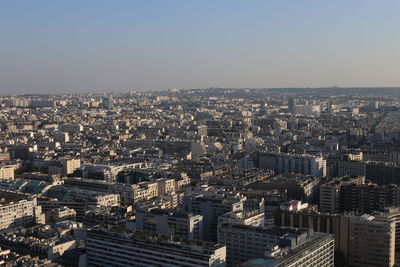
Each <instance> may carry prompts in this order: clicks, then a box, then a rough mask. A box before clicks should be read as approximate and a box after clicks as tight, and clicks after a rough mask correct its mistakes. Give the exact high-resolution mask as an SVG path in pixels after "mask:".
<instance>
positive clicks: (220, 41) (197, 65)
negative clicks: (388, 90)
mask: <svg viewBox="0 0 400 267" xmlns="http://www.w3.org/2000/svg"><path fill="white" fill-rule="evenodd" d="M399 13H400V2H399V1H394V0H393V1H389V0H383V1H372V0H366V1H362V2H361V1H356V0H347V1H345V0H339V1H330V2H326V1H317V0H314V1H296V2H293V1H288V0H283V1H251V2H249V1H228V0H221V1H199V2H194V1H176V0H171V1H156V0H154V1H125V0H124V1H122V0H121V1H94V0H90V1H57V2H56V1H49V0H43V1H7V2H6V1H2V2H0V34H1V42H0V95H1V94H3V95H4V94H52V93H54V94H60V93H79V92H97V93H104V92H112V91H118V92H128V91H142V90H159V89H169V88H209V87H222V88H307V87H313V88H321V87H332V86H338V87H341V88H343V87H398V86H400V75H399V73H400V63H399V62H400V35H399V34H398V29H399V26H400V17H399V16H398V14H399Z"/></svg>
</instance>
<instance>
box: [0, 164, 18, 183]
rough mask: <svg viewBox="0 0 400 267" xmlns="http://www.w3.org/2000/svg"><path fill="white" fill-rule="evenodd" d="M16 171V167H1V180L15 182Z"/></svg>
mask: <svg viewBox="0 0 400 267" xmlns="http://www.w3.org/2000/svg"><path fill="white" fill-rule="evenodd" d="M15 169H17V166H16V165H9V166H2V167H0V179H7V180H14V171H15Z"/></svg>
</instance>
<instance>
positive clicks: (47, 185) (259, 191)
mask: <svg viewBox="0 0 400 267" xmlns="http://www.w3.org/2000/svg"><path fill="white" fill-rule="evenodd" d="M399 117H400V88H338V87H332V88H313V89H304V88H287V89H272V88H270V89H267V88H266V89H227V88H207V89H170V90H166V91H149V92H128V93H109V94H67V95H20V96H3V97H2V98H1V112H0V121H1V123H0V126H1V136H0V138H1V139H0V140H1V154H0V156H1V168H0V178H1V180H0V197H1V199H2V202H1V209H0V212H1V216H0V226H1V235H0V247H1V252H2V253H1V259H2V263H3V264H5V266H114V265H115V266H174V265H177V266H254V267H256V266H394V265H395V264H396V263H397V262H398V261H400V258H399V256H398V253H399V252H400V241H399V239H398V238H397V236H396V234H398V232H399V231H400V230H399V229H400V165H399V164H400V129H399V127H400V125H399ZM372 251H373V252H374V253H371V252H372Z"/></svg>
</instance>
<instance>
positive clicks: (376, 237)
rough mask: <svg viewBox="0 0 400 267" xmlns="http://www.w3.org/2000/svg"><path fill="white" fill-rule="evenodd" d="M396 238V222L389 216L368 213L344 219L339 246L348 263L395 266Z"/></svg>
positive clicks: (371, 266) (362, 266) (359, 265)
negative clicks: (379, 216) (389, 218)
mask: <svg viewBox="0 0 400 267" xmlns="http://www.w3.org/2000/svg"><path fill="white" fill-rule="evenodd" d="M346 237H347V238H346ZM395 240H396V224H395V222H393V221H391V220H388V219H386V218H378V217H374V216H372V215H367V214H365V215H363V216H345V217H344V218H342V220H341V238H340V242H341V244H340V249H341V251H342V252H343V253H344V254H345V256H346V254H347V257H346V258H347V264H348V265H349V266H357V267H376V266H388V267H392V266H395Z"/></svg>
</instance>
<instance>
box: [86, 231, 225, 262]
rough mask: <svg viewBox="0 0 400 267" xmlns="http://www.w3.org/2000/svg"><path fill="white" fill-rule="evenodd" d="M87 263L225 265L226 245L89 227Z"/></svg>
mask: <svg viewBox="0 0 400 267" xmlns="http://www.w3.org/2000/svg"><path fill="white" fill-rule="evenodd" d="M86 249H87V266H93V267H94V266H98V267H100V266H120V267H123V266H126V267H128V266H148V267H150V266H152V267H153V266H155V267H157V266H159V267H168V266H170V267H176V266H188V267H190V266H192V267H199V266H215V267H216V266H221V267H224V266H226V262H225V261H226V247H225V246H224V245H219V244H214V243H206V242H201V243H199V242H193V241H190V242H185V241H184V240H181V241H180V242H176V241H171V240H169V239H167V238H162V237H156V236H149V235H147V234H144V233H140V232H136V233H133V234H120V233H114V232H109V231H104V230H89V231H88V232H87V239H86Z"/></svg>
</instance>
